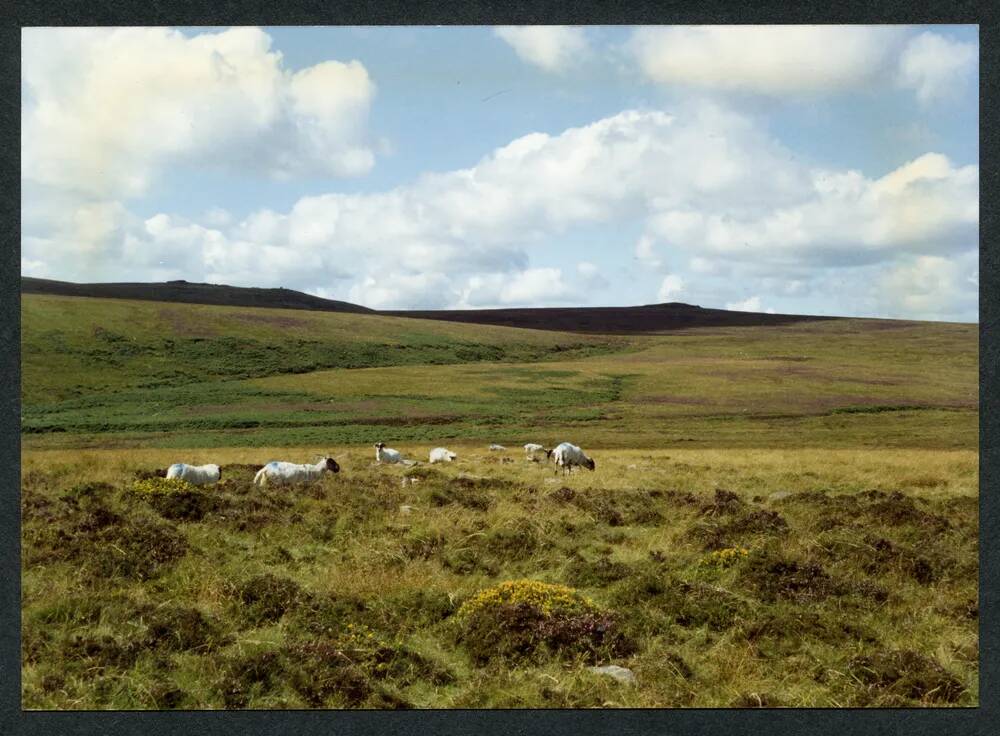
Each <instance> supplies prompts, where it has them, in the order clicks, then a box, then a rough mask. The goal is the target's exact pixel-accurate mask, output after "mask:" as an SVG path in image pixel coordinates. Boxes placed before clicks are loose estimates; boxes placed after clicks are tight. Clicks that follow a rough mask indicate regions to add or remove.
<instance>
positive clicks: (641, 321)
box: [21, 277, 839, 335]
mask: <svg viewBox="0 0 1000 736" xmlns="http://www.w3.org/2000/svg"><path fill="white" fill-rule="evenodd" d="M21 291H22V293H25V294H48V295H56V296H84V297H97V298H102V299H142V300H148V301H157V302H182V303H188V304H215V305H219V306H231V307H269V308H275V309H306V310H311V311H319V312H347V313H355V314H381V315H385V316H389V317H407V318H412V319H424V320H434V321H439V322H463V323H466V324H480V325H497V326H500V327H520V328H525V329H533V330H556V331H559V332H582V333H590V334H604V335H608V334H615V335H628V334H656V333H661V332H669V331H672V330H683V329H688V328H692V327H751V326H768V325H783V324H791V323H795V322H813V321H821V320H830V319H839V318H837V317H818V316H808V315H793V314H763V313H756V312H735V311H730V310H725V309H705V308H702V307H699V306H695V305H692V304H683V303H681V302H669V303H666V304H648V305H645V306H637V307H542V308H533V309H456V310H381V311H379V310H374V309H369V308H368V307H363V306H360V305H358V304H351V303H350V302H342V301H336V300H332V299H322V298H320V297H317V296H312V295H311V294H303V293H302V292H299V291H293V290H291V289H283V288H278V289H261V288H247V287H241V286H225V285H219V284H195V283H190V282H187V281H168V282H166V283H120V284H76V283H71V282H68V281H52V280H49V279H37V278H31V277H22V279H21Z"/></svg>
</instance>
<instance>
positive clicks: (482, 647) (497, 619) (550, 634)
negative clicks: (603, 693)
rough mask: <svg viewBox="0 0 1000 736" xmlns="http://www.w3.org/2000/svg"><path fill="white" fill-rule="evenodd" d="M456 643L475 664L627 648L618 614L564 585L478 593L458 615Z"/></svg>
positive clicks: (528, 584) (523, 583) (532, 583)
mask: <svg viewBox="0 0 1000 736" xmlns="http://www.w3.org/2000/svg"><path fill="white" fill-rule="evenodd" d="M457 620H458V624H459V635H458V639H459V641H460V642H462V643H463V644H464V645H465V648H466V650H467V651H468V652H469V654H470V655H471V656H472V658H473V659H474V660H475V661H476V662H479V663H486V662H489V661H491V660H496V659H501V660H502V659H508V658H509V659H534V658H539V657H544V656H545V655H551V656H557V657H563V658H567V657H569V658H575V657H580V658H583V659H585V660H588V661H595V660H597V659H599V658H601V657H602V656H605V657H608V656H621V655H623V654H626V653H629V652H631V651H632V649H633V645H632V643H631V642H630V641H628V639H627V638H626V637H625V636H624V634H623V633H622V632H621V626H620V622H619V618H618V616H617V615H616V614H615V613H613V612H609V611H602V610H601V609H600V608H598V607H597V606H596V605H595V604H594V603H593V602H592V601H590V600H589V599H588V598H585V597H584V596H582V595H581V594H580V593H578V592H577V591H575V590H573V589H572V588H569V587H566V586H564V585H552V584H549V583H543V582H539V581H537V580H514V581H507V582H504V583H501V584H499V585H497V586H495V587H492V588H487V589H485V590H482V591H480V592H479V593H477V594H476V595H474V596H473V597H472V598H470V599H469V600H468V601H466V602H465V603H464V604H463V605H462V607H461V608H460V609H459V611H458V616H457Z"/></svg>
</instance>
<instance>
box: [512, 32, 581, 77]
mask: <svg viewBox="0 0 1000 736" xmlns="http://www.w3.org/2000/svg"><path fill="white" fill-rule="evenodd" d="M493 32H494V33H495V34H496V35H497V36H498V37H499V38H501V39H503V40H504V41H506V42H507V43H508V44H510V46H511V48H513V49H514V51H515V52H516V53H517V55H518V56H519V57H521V59H523V60H524V61H526V62H528V63H529V64H534V65H535V66H537V67H539V68H541V69H544V70H545V71H547V72H563V71H565V70H566V69H567V68H568V67H569V65H570V64H572V63H574V62H576V61H578V60H579V58H580V57H581V56H583V55H584V54H586V53H587V52H588V50H589V46H588V44H587V37H586V35H585V34H584V31H583V29H582V28H571V27H569V26H497V27H496V28H494V29H493Z"/></svg>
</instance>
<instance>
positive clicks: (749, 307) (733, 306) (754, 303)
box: [726, 296, 774, 314]
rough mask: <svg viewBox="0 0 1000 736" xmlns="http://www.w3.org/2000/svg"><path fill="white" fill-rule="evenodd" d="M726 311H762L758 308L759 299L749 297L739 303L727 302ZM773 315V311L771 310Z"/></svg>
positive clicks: (757, 297)
mask: <svg viewBox="0 0 1000 736" xmlns="http://www.w3.org/2000/svg"><path fill="white" fill-rule="evenodd" d="M726 309H729V310H732V311H734V312H761V311H763V310H762V309H761V306H760V297H759V296H751V297H749V298H747V299H744V300H743V301H741V302H727V303H726ZM771 313H772V314H773V313H774V312H773V310H771Z"/></svg>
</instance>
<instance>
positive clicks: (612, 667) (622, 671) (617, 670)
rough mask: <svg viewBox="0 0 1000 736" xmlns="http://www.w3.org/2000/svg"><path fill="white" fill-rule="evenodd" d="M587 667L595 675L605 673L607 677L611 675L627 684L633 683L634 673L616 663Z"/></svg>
mask: <svg viewBox="0 0 1000 736" xmlns="http://www.w3.org/2000/svg"><path fill="white" fill-rule="evenodd" d="M587 669H589V670H590V671H591V672H593V673H594V674H597V675H607V676H608V677H613V678H614V679H616V680H618V682H625V683H629V684H633V683H635V673H634V672H633V671H632V670H630V669H629V668H628V667H619V666H618V665H616V664H606V665H604V666H602V667H588V668H587Z"/></svg>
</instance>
